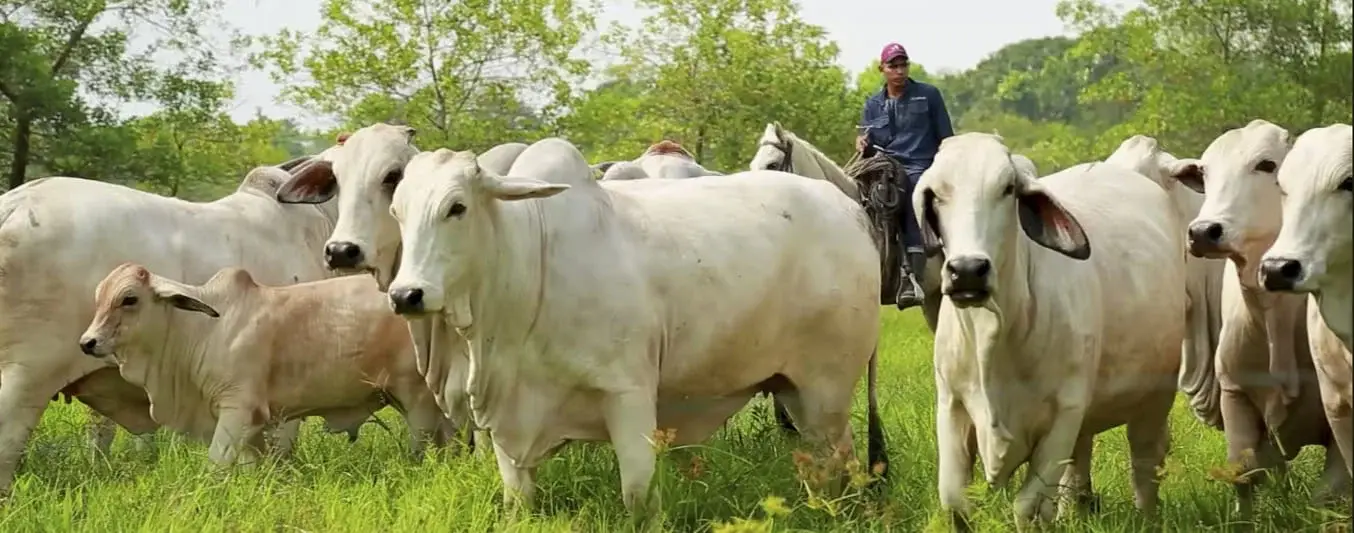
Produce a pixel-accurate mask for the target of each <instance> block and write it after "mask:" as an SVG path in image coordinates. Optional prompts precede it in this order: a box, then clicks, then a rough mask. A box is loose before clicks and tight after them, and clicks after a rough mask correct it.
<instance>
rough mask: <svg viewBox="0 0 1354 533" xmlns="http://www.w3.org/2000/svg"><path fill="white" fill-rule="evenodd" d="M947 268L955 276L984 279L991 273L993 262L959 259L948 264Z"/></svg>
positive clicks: (967, 258) (977, 259)
mask: <svg viewBox="0 0 1354 533" xmlns="http://www.w3.org/2000/svg"><path fill="white" fill-rule="evenodd" d="M945 267H946V269H948V270H949V271H950V274H952V275H953V276H967V277H973V278H982V277H986V276H987V274H988V273H989V272H991V270H992V262H991V261H988V260H986V259H980V258H971V257H957V258H955V259H953V260H950V261H948V262H946V263H945Z"/></svg>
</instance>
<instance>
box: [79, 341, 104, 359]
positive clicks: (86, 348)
mask: <svg viewBox="0 0 1354 533" xmlns="http://www.w3.org/2000/svg"><path fill="white" fill-rule="evenodd" d="M80 351H82V352H84V353H85V355H88V356H90V357H99V358H102V357H103V356H105V355H108V349H107V343H102V342H99V339H98V338H97V337H92V336H89V335H86V336H83V337H80Z"/></svg>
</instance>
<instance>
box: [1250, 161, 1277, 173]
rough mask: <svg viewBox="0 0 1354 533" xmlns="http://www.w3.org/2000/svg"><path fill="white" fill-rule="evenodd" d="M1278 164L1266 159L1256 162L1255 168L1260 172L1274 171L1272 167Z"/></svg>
mask: <svg viewBox="0 0 1354 533" xmlns="http://www.w3.org/2000/svg"><path fill="white" fill-rule="evenodd" d="M1278 166H1279V165H1276V164H1275V163H1274V162H1273V161H1270V160H1268V159H1266V160H1264V161H1261V162H1259V163H1256V164H1255V170H1258V171H1260V172H1274V169H1275V168H1278Z"/></svg>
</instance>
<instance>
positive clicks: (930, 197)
mask: <svg viewBox="0 0 1354 533" xmlns="http://www.w3.org/2000/svg"><path fill="white" fill-rule="evenodd" d="M912 202H913V207H914V212H915V213H917V219H918V223H919V225H920V226H921V231H922V240H923V243H924V244H925V245H926V247H927V248H928V252H930V251H934V250H935V249H937V248H939V247H940V246H941V245H940V243H941V242H942V241H943V242H944V245H943V249H944V252H945V257H946V260H945V263H944V272H943V273H942V276H941V292H942V293H943V294H945V295H946V296H948V297H949V298H950V301H951V302H952V303H953V304H954V305H955V306H956V307H975V306H982V305H985V304H986V303H987V301H988V299H989V298H990V297H991V295H993V294H995V293H996V292H997V291H998V290H999V289H1000V287H999V286H998V277H997V275H996V273H997V272H1000V271H1001V270H1002V268H1001V267H1002V266H1003V265H1004V264H1005V263H1006V262H1008V261H1011V260H1012V258H1013V257H1014V255H1015V254H1017V253H1019V251H1018V250H1019V246H1018V244H1019V243H1018V239H1019V236H1018V234H1017V233H1016V231H1017V230H1016V226H1017V225H1018V226H1019V228H1020V230H1023V231H1024V233H1025V235H1026V236H1028V237H1029V238H1030V240H1032V241H1034V242H1035V243H1036V244H1038V245H1040V246H1043V247H1045V248H1048V249H1050V250H1054V251H1056V252H1058V253H1061V254H1063V255H1065V256H1067V257H1071V258H1073V259H1078V260H1083V259H1086V258H1088V257H1090V254H1091V245H1090V243H1089V242H1088V241H1087V239H1086V233H1085V232H1084V231H1083V230H1082V227H1081V224H1080V223H1078V222H1077V220H1076V218H1074V217H1073V216H1072V214H1071V213H1069V212H1068V211H1067V210H1066V209H1064V208H1063V207H1062V205H1061V204H1060V203H1059V202H1058V201H1057V200H1056V199H1055V198H1054V197H1053V196H1051V195H1050V194H1049V193H1048V192H1047V191H1046V190H1045V189H1044V187H1043V185H1042V184H1040V183H1039V181H1038V179H1037V175H1036V172H1035V168H1034V164H1033V163H1032V162H1030V161H1029V160H1028V159H1026V158H1024V157H1021V156H1017V155H1012V154H1011V153H1010V152H1009V151H1008V150H1007V148H1006V146H1005V145H1004V144H1003V143H1002V140H1001V137H998V136H996V135H991V134H986V133H965V134H962V135H957V136H954V137H950V138H947V139H945V140H944V141H942V142H941V145H940V151H939V152H938V153H937V154H936V159H935V163H934V164H932V166H931V168H929V169H927V171H926V172H924V173H923V174H922V177H921V180H920V181H919V182H918V184H917V188H916V190H915V191H914V192H913V195H912Z"/></svg>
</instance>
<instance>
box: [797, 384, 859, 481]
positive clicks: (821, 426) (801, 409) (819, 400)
mask: <svg viewBox="0 0 1354 533" xmlns="http://www.w3.org/2000/svg"><path fill="white" fill-rule="evenodd" d="M791 383H792V384H794V386H795V387H796V388H795V389H793V390H792V391H787V392H785V393H784V394H785V395H786V407H789V408H791V409H792V411H791V412H790V416H792V417H794V419H795V420H797V421H799V431H800V434H801V435H803V437H804V440H805V441H806V443H808V444H809V445H810V446H812V447H814V448H816V449H817V450H819V451H823V452H826V453H827V454H829V457H831V458H832V460H836V459H841V460H842V461H843V462H845V461H846V460H850V459H853V458H854V457H855V447H854V442H853V441H854V439H853V438H852V435H851V399H852V398H851V394H852V393H854V392H855V391H854V387H851V386H850V385H846V386H842V384H841V383H840V382H836V381H835V380H834V381H827V380H822V379H819V380H817V381H814V380H803V381H800V382H798V383H797V382H795V381H794V380H791ZM800 383H803V384H802V385H801V384H800ZM796 396H797V399H798V401H793V400H792V398H795V397H796ZM796 404H798V406H797V409H796ZM839 454H841V455H840V456H839ZM867 468H868V467H867ZM850 477H851V472H849V471H847V470H845V469H842V471H841V472H840V473H839V475H837V476H834V477H833V478H830V480H829V481H830V483H831V484H830V486H828V487H825V488H824V492H826V493H827V494H829V495H831V496H832V497H836V496H839V495H841V494H842V493H843V492H844V491H845V489H846V482H847V481H848V480H849V479H850Z"/></svg>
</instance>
